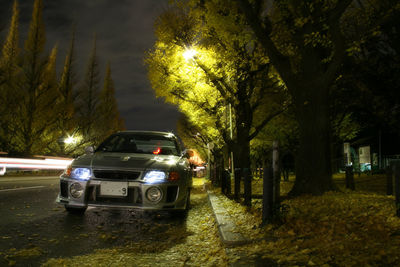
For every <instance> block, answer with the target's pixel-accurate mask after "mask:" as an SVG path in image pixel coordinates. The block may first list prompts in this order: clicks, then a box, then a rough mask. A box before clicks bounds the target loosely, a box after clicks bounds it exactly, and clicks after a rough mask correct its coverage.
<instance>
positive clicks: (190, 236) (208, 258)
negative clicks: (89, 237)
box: [44, 184, 227, 267]
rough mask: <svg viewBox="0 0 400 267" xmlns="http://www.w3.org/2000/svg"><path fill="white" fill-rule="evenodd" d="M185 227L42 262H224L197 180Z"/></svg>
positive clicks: (223, 250) (204, 195)
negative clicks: (161, 237) (153, 237)
mask: <svg viewBox="0 0 400 267" xmlns="http://www.w3.org/2000/svg"><path fill="white" fill-rule="evenodd" d="M193 191H194V192H193V193H192V197H191V200H192V206H193V208H192V209H191V210H190V211H189V215H188V217H187V219H186V220H187V221H186V224H185V226H186V227H185V229H182V231H181V232H180V231H179V230H178V231H177V230H176V229H171V231H174V233H165V235H169V236H171V238H169V239H167V240H141V241H140V242H132V243H129V244H127V245H125V246H120V247H115V248H112V249H101V250H97V251H95V253H91V254H88V255H82V256H76V257H72V258H56V259H50V260H48V261H47V262H46V263H45V264H44V266H57V267H58V266H227V258H226V254H225V248H224V247H223V245H222V243H221V241H220V238H219V235H218V230H217V227H216V222H215V219H214V217H213V216H212V211H211V209H210V207H209V205H208V203H207V194H206V192H205V191H204V190H203V189H202V186H201V184H197V185H195V189H194V190H193Z"/></svg>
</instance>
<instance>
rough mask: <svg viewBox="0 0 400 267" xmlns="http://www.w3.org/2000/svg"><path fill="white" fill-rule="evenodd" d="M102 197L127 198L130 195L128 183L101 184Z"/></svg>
mask: <svg viewBox="0 0 400 267" xmlns="http://www.w3.org/2000/svg"><path fill="white" fill-rule="evenodd" d="M100 195H101V196H118V197H126V196H127V195H128V183H127V182H109V181H102V182H101V184H100Z"/></svg>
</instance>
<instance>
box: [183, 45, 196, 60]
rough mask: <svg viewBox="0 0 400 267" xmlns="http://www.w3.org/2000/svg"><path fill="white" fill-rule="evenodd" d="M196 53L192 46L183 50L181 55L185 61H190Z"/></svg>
mask: <svg viewBox="0 0 400 267" xmlns="http://www.w3.org/2000/svg"><path fill="white" fill-rule="evenodd" d="M196 54H197V51H196V50H194V49H192V48H188V49H186V50H185V52H183V57H184V58H185V60H186V61H190V60H193V59H194V57H195V56H196Z"/></svg>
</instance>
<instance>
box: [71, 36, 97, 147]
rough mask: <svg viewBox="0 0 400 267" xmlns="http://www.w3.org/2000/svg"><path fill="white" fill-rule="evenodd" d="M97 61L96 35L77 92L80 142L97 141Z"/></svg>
mask: <svg viewBox="0 0 400 267" xmlns="http://www.w3.org/2000/svg"><path fill="white" fill-rule="evenodd" d="M99 83H100V81H99V63H98V59H97V55H96V36H95V37H94V40H93V48H92V52H91V55H90V57H89V61H88V64H87V67H86V75H85V78H84V81H83V84H82V85H81V87H80V88H79V90H78V93H77V106H76V110H77V120H78V125H79V129H80V130H79V131H80V133H81V135H82V137H83V138H82V141H81V143H82V144H93V143H96V142H98V137H99V136H98V133H97V132H96V129H97V128H98V125H99V123H101V122H100V121H99V119H98V117H97V114H96V111H97V110H98V105H99V93H100V86H99Z"/></svg>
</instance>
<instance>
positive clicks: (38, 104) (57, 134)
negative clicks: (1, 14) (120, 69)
mask: <svg viewBox="0 0 400 267" xmlns="http://www.w3.org/2000/svg"><path fill="white" fill-rule="evenodd" d="M42 10H43V2H42V0H35V1H34V7H33V12H32V19H31V23H30V27H29V31H28V37H27V40H26V41H25V45H24V48H23V49H20V48H19V46H18V43H19V37H18V18H19V10H18V4H17V1H15V2H14V5H13V11H12V12H13V13H12V17H11V21H10V26H9V31H8V35H7V36H6V39H5V40H4V44H3V46H2V53H1V58H0V101H1V105H0V113H1V116H0V151H4V152H8V153H9V154H10V155H24V156H30V155H33V154H53V155H68V154H69V155H71V154H72V153H74V154H75V153H77V151H81V150H83V149H82V146H84V145H87V144H88V142H90V144H96V143H98V142H99V141H101V140H100V139H101V138H103V137H104V135H105V134H107V133H109V132H110V131H111V130H112V131H116V130H119V129H121V128H123V121H122V120H121V119H120V118H119V114H118V116H117V115H116V114H117V113H115V112H114V111H115V110H117V108H116V102H115V98H114V90H115V89H114V85H113V82H112V78H111V72H110V71H108V72H107V75H106V78H105V85H104V90H103V91H104V92H103V93H100V87H99V72H98V63H97V58H96V49H95V45H94V49H93V54H92V56H91V58H90V60H89V64H88V69H87V75H86V77H85V81H84V83H83V84H82V87H81V89H83V90H82V91H79V90H77V88H76V83H77V82H76V81H75V72H74V68H73V62H74V42H75V38H74V34H73V35H72V39H71V44H70V47H69V50H68V53H67V55H66V57H65V63H64V68H63V70H62V73H61V75H60V79H58V77H57V73H56V59H57V46H55V47H54V48H53V49H52V50H51V51H50V53H49V54H48V55H47V54H46V51H45V44H46V40H45V39H46V38H45V29H44V24H43V19H42ZM79 93H80V94H79ZM77 95H79V97H80V98H77ZM99 99H100V100H99ZM78 100H79V101H78ZM99 101H102V106H103V107H102V110H103V111H102V112H103V114H104V115H102V116H98V117H101V119H102V121H101V122H100V119H97V118H96V112H99V110H98V108H99V106H98V103H99ZM107 108H108V109H107ZM106 109H107V110H106ZM77 111H80V113H77ZM104 112H109V114H108V115H107V114H106V113H104ZM98 115H99V114H98ZM100 126H101V127H100ZM83 136H84V137H85V138H83ZM69 137H74V138H75V139H74V142H73V143H71V144H65V142H64V141H65V140H66V139H67V138H69ZM78 153H79V152H78Z"/></svg>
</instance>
